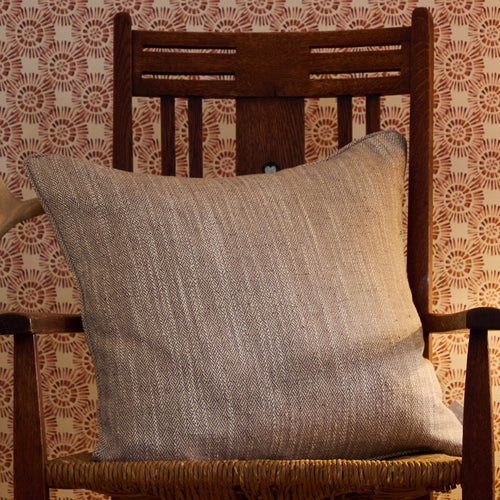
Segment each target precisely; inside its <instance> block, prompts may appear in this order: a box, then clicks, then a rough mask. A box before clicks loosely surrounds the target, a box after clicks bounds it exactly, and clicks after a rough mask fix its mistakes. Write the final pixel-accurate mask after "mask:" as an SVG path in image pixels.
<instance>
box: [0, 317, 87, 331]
mask: <svg viewBox="0 0 500 500" xmlns="http://www.w3.org/2000/svg"><path fill="white" fill-rule="evenodd" d="M65 332H83V325H82V318H81V316H78V315H69V314H5V313H4V314H0V335H29V334H32V333H36V334H52V333H65Z"/></svg>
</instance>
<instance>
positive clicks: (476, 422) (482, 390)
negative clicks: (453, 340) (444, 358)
mask: <svg viewBox="0 0 500 500" xmlns="http://www.w3.org/2000/svg"><path fill="white" fill-rule="evenodd" d="M422 324H423V326H424V330H425V331H427V332H436V333H438V332H448V331H452V330H464V329H468V330H470V337H469V348H468V353H467V372H466V380H465V397H464V403H465V404H464V434H463V460H462V492H463V498H464V499H466V500H468V499H474V498H481V499H485V500H493V498H494V496H495V495H494V484H495V449H494V437H493V412H492V396H491V381H490V363H489V351H488V330H500V309H495V308H492V307H491V308H490V307H481V308H477V309H470V310H468V311H463V312H459V313H455V314H427V315H425V316H424V317H423V318H422ZM477 471H481V474H478V472H477Z"/></svg>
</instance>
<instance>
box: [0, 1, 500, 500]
mask: <svg viewBox="0 0 500 500" xmlns="http://www.w3.org/2000/svg"><path fill="white" fill-rule="evenodd" d="M416 6H426V7H429V8H431V9H432V11H433V14H434V19H435V24H436V65H435V93H436V105H435V139H436V140H435V238H434V255H435V276H434V304H435V311H436V312H451V311H458V310H462V309H464V308H466V307H473V306H487V305H492V306H498V307H500V134H499V132H500V126H499V123H500V62H497V61H499V58H500V2H499V1H498V0H467V1H464V0H435V1H433V0H407V1H394V0H233V1H232V0H104V1H98V0H40V1H38V2H37V1H36V0H0V175H1V176H2V177H3V179H4V180H5V181H6V183H7V184H8V186H9V187H10V189H11V190H12V191H13V192H14V193H15V194H16V195H17V196H19V197H21V198H27V197H30V196H33V191H32V189H31V187H30V185H29V183H28V181H27V179H26V176H25V173H24V169H23V160H24V159H25V158H26V157H27V156H29V155H30V154H32V153H41V152H56V153H61V154H65V155H75V156H81V157H82V156H84V157H86V158H89V159H92V160H93V161H95V162H97V163H100V164H103V165H106V166H109V165H110V157H111V148H110V146H111V135H110V127H111V120H112V117H111V111H112V110H111V107H112V90H111V83H112V81H111V79H112V71H111V70H112V60H111V55H112V49H111V47H112V45H111V44H112V16H113V14H114V13H115V12H117V11H122V10H127V11H129V12H131V14H132V17H133V24H134V26H135V27H149V28H153V29H163V30H198V31H212V30H219V31H221V30H229V31H230V30H234V31H252V30H255V31H268V30H270V31H281V30H326V29H335V28H342V29H345V28H347V29H351V28H360V27H379V26H396V25H401V24H408V23H409V21H410V15H411V11H412V10H413V8H414V7H416ZM363 107H364V103H363V101H362V100H358V99H356V100H355V113H354V115H355V120H356V123H355V127H354V128H355V134H356V135H357V136H360V135H362V134H363V127H362V125H363V124H362V120H363V118H362V111H363ZM177 120H178V125H179V130H180V133H179V137H178V141H177V153H178V155H179V157H180V161H179V162H178V169H179V172H178V173H179V174H181V175H182V174H183V173H185V170H186V168H187V160H186V147H185V138H186V134H187V129H186V108H185V106H184V105H183V103H182V102H181V103H180V105H179V107H178V110H177ZM335 120H336V106H335V102H332V101H329V100H320V101H316V100H310V101H308V103H307V147H306V149H307V158H308V160H312V159H316V158H319V157H324V156H326V155H328V154H330V153H332V152H334V151H335V149H336V146H335V141H336V123H335ZM134 123H135V131H134V138H135V145H134V153H135V157H136V158H135V161H136V168H137V169H138V170H142V171H150V172H157V171H158V168H159V152H158V148H159V137H158V103H157V102H145V101H143V100H141V99H138V100H137V102H136V103H135V107H134ZM382 123H383V127H384V128H395V129H397V130H399V131H401V132H403V133H405V132H406V130H407V126H408V102H407V100H405V99H402V100H401V99H399V100H398V99H386V101H385V107H384V111H383V120H382ZM204 134H205V145H206V156H205V163H206V171H205V175H209V176H226V175H232V174H233V172H234V136H235V132H234V103H233V102H231V101H227V100H213V101H211V102H210V103H209V104H208V105H207V106H206V108H205V124H204ZM0 307H1V308H2V309H8V310H11V311H39V310H43V311H56V312H71V313H75V312H78V310H79V306H78V295H77V292H76V291H75V288H74V284H73V281H72V278H71V276H70V274H69V272H68V268H67V265H66V262H65V260H64V258H63V257H62V255H61V252H60V249H59V247H58V246H57V244H56V242H55V239H54V234H53V231H52V229H51V227H50V225H49V224H48V222H47V220H46V218H45V217H39V218H37V219H35V220H30V221H27V222H24V223H22V224H19V225H18V226H17V227H16V228H15V229H13V230H11V231H10V232H9V233H8V235H6V236H5V237H4V238H3V239H2V240H1V241H0ZM466 340H467V339H466V335H465V334H453V335H441V336H439V337H437V336H436V337H435V338H434V339H433V342H432V353H433V362H434V363H435V366H436V369H437V373H438V376H439V379H440V381H441V383H442V387H443V396H444V399H445V401H446V402H448V403H450V402H452V401H453V400H459V401H461V400H462V399H463V387H464V368H465V356H466V350H467V343H466ZM39 347H40V350H41V353H42V355H41V364H42V372H43V389H44V403H45V407H46V419H47V435H48V440H49V448H50V455H51V456H55V455H57V454H62V453H67V452H73V451H75V450H77V449H78V450H81V449H91V448H92V446H93V444H94V443H95V442H96V438H97V431H96V403H95V398H96V391H95V385H94V381H93V367H92V363H91V361H90V359H89V355H88V353H87V349H86V345H85V342H84V340H83V338H82V336H81V335H69V334H66V335H59V336H58V337H56V338H44V339H42V340H41V341H40V343H39ZM491 351H492V354H493V359H492V377H493V384H494V396H495V417H496V421H497V423H498V424H499V425H500V362H499V359H500V338H499V337H497V336H495V335H492V339H491ZM12 377H13V375H12V339H11V338H8V337H7V338H5V337H1V338H0V499H2V500H3V499H11V498H12V459H13V456H12ZM496 432H497V439H496V449H497V450H498V451H500V434H499V432H500V428H497V429H496ZM499 466H500V462H499ZM498 477H499V481H498V483H499V484H498V487H499V491H500V469H499V473H498ZM57 498H64V499H69V498H75V499H90V498H92V499H93V498H101V497H99V496H96V495H91V494H88V493H84V492H75V493H74V494H71V493H67V492H65V493H63V492H59V493H57ZM440 498H460V492H459V491H454V492H451V493H449V494H445V495H440Z"/></svg>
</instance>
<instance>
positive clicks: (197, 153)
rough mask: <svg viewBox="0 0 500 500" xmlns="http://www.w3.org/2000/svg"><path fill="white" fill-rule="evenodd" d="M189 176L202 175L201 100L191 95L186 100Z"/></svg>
mask: <svg viewBox="0 0 500 500" xmlns="http://www.w3.org/2000/svg"><path fill="white" fill-rule="evenodd" d="M188 126H189V176H190V177H203V101H202V100H201V98H200V97H191V98H190V99H189V101H188Z"/></svg>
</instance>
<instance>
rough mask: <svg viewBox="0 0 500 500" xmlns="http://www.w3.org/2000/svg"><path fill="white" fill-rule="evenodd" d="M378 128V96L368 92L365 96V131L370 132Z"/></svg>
mask: <svg viewBox="0 0 500 500" xmlns="http://www.w3.org/2000/svg"><path fill="white" fill-rule="evenodd" d="M378 130H380V96H379V95H374V94H370V95H367V96H366V133H367V134H371V133H373V132H377V131H378Z"/></svg>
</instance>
